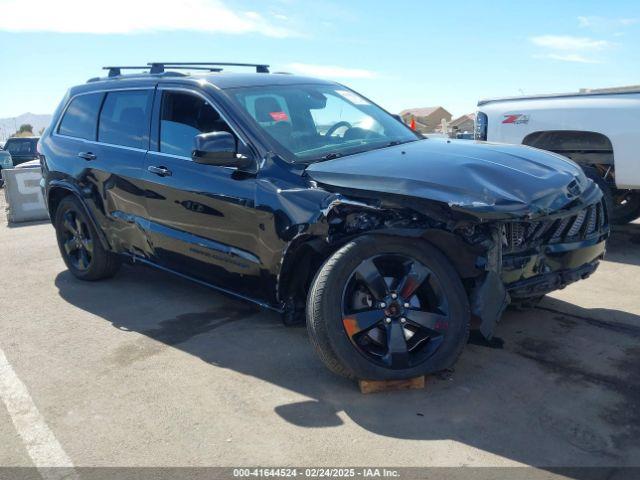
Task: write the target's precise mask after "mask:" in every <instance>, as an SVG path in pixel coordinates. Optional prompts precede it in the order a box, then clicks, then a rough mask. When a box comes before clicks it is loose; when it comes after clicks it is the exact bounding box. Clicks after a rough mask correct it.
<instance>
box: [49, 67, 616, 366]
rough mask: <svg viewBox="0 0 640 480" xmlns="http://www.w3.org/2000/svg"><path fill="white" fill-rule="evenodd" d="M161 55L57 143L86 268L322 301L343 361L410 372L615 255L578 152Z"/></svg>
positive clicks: (56, 128) (306, 305) (326, 336)
mask: <svg viewBox="0 0 640 480" xmlns="http://www.w3.org/2000/svg"><path fill="white" fill-rule="evenodd" d="M149 65H150V71H149V72H148V73H140V74H135V73H134V74H127V75H123V74H122V73H121V69H122V68H123V67H110V69H109V76H108V77H106V78H97V79H92V80H90V81H89V82H87V83H86V84H84V85H81V86H77V87H74V88H72V89H71V90H70V91H69V92H68V93H67V95H66V96H65V98H64V100H63V101H62V103H61V104H60V106H59V107H58V109H57V111H56V113H55V115H54V119H53V123H52V125H51V127H50V128H49V129H48V130H47V132H46V134H45V135H44V136H43V137H42V139H41V142H40V147H39V148H40V153H41V155H42V157H41V161H42V166H43V172H44V190H45V191H44V196H45V199H46V200H47V203H48V208H49V212H50V216H51V220H52V222H53V224H54V226H55V228H56V232H57V238H58V243H59V246H60V251H61V253H62V256H63V258H64V261H65V263H66V264H67V266H68V268H69V270H70V271H71V272H72V273H73V275H75V276H76V277H78V278H80V279H83V280H98V279H103V278H107V277H110V276H112V275H114V273H115V272H116V271H117V269H118V266H119V264H120V262H121V260H122V259H123V258H128V259H130V260H131V261H134V262H141V263H144V264H148V265H152V266H154V267H158V268H160V269H162V270H166V271H169V272H173V273H176V274H178V275H181V276H183V277H188V278H190V279H193V280H195V281H197V282H199V283H202V284H206V285H209V286H212V287H215V288H217V289H219V290H222V291H224V292H227V293H229V294H233V295H235V296H238V297H241V298H243V299H246V300H249V301H252V302H255V303H257V304H259V305H262V306H263V307H266V308H270V309H273V310H276V311H278V312H281V313H282V314H283V318H284V319H285V322H287V323H295V322H297V321H301V320H303V319H304V318H305V316H306V323H307V328H308V331H309V335H310V338H311V342H312V344H313V346H314V347H315V350H316V351H317V353H318V355H319V357H320V358H321V359H322V361H323V362H324V363H325V364H326V365H327V366H328V367H329V368H330V369H331V370H333V371H334V372H336V373H339V374H342V375H345V376H348V377H351V378H367V379H399V378H406V377H412V376H417V375H422V374H425V373H429V372H434V371H438V370H441V369H444V368H446V367H449V366H451V365H452V364H453V363H454V362H455V360H456V358H457V357H458V355H459V354H460V353H461V351H462V349H463V347H464V345H465V343H466V342H467V339H468V335H469V331H470V329H474V330H479V331H480V332H481V334H482V335H484V336H485V337H486V338H490V337H491V335H492V333H493V330H494V327H495V324H496V322H497V320H498V319H499V318H500V316H501V314H502V312H503V310H504V308H505V307H506V306H507V305H508V304H509V303H510V302H521V303H523V302H528V301H534V300H536V299H538V298H540V297H541V296H543V295H544V294H546V293H547V292H550V291H552V290H555V289H559V288H562V287H564V286H565V285H567V284H568V283H571V282H573V281H576V280H579V279H581V278H586V277H587V276H589V275H590V274H591V273H592V272H593V271H594V270H595V269H596V268H597V265H598V262H599V260H600V259H601V258H602V257H603V255H604V251H605V240H606V238H607V236H608V222H607V216H606V211H605V209H604V208H603V203H602V193H601V192H600V190H599V188H598V187H597V186H596V185H595V184H594V183H593V182H592V181H591V180H589V179H587V178H586V177H585V175H584V174H583V172H582V171H581V169H580V168H579V167H577V166H576V164H574V163H573V162H572V161H570V160H568V159H566V158H564V157H561V156H559V155H556V154H552V153H548V152H544V151H541V150H537V149H533V148H529V147H523V146H510V145H501V144H490V143H483V142H473V141H468V140H462V141H456V140H447V139H424V138H422V137H421V136H419V135H418V134H416V133H415V132H413V131H412V130H411V129H409V128H408V127H406V126H405V125H404V124H403V123H402V122H401V121H399V120H398V119H397V118H396V117H394V116H392V115H390V114H389V113H387V112H386V111H384V110H383V109H381V108H380V107H378V106H377V105H375V104H374V103H373V102H371V101H370V100H368V99H367V98H365V97H363V96H361V95H359V94H357V93H356V92H354V91H352V90H350V89H349V88H347V87H345V86H343V85H340V84H337V83H334V82H330V81H324V80H318V79H313V78H303V77H298V76H292V75H286V74H270V73H268V69H267V66H266V65H254V66H253V67H254V68H255V69H256V70H257V71H256V73H253V72H251V73H244V74H243V73H227V72H222V71H220V70H221V66H225V65H222V64H188V65H185V64H162V63H154V64H149ZM236 65H237V64H236ZM245 66H246V65H245ZM184 69H189V71H194V70H197V69H206V72H204V73H197V74H191V73H186V70H184ZM305 309H306V311H305ZM305 314H306V315H305Z"/></svg>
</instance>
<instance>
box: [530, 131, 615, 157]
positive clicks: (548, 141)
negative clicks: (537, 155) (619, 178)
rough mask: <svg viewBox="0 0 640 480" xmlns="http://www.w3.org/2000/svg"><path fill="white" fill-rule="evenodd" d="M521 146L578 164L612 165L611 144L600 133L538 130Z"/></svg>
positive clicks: (606, 137) (608, 139)
mask: <svg viewBox="0 0 640 480" xmlns="http://www.w3.org/2000/svg"><path fill="white" fill-rule="evenodd" d="M522 144H523V145H527V146H530V147H535V148H540V149H542V150H548V151H552V152H555V153H558V154H560V155H564V156H566V157H569V158H571V159H572V160H574V161H575V162H577V163H579V164H586V165H593V164H601V165H613V164H614V151H613V143H612V142H611V139H610V138H609V137H608V136H606V135H604V134H603V133H600V132H593V131H588V130H539V131H536V132H532V133H530V134H528V135H527V136H526V137H524V138H523V139H522Z"/></svg>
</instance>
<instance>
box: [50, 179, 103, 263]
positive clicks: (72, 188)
mask: <svg viewBox="0 0 640 480" xmlns="http://www.w3.org/2000/svg"><path fill="white" fill-rule="evenodd" d="M60 190H66V191H67V192H69V193H68V194H71V195H74V196H75V197H76V198H77V199H78V201H79V202H80V205H82V208H83V210H84V213H85V214H86V215H87V218H89V221H90V222H91V224H92V226H93V229H94V230H95V231H96V232H97V234H98V240H100V244H101V245H102V247H103V248H104V249H105V250H109V251H111V245H109V242H108V241H107V237H106V236H105V234H104V232H103V230H102V229H101V228H100V227H99V226H98V222H97V221H96V219H95V216H94V215H93V213H92V212H91V210H90V209H89V207H87V204H86V203H85V201H84V197H85V196H86V195H84V194H83V193H82V190H80V188H78V187H77V186H76V185H74V184H72V183H70V182H67V181H64V180H53V181H51V182H49V185H48V186H47V195H46V197H45V198H46V201H47V210H48V211H49V218H50V219H51V223H53V221H54V215H55V212H52V211H51V196H52V195H53V193H54V192H58V191H60ZM68 194H67V195H68ZM64 196H66V195H64Z"/></svg>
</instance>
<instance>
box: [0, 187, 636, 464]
mask: <svg viewBox="0 0 640 480" xmlns="http://www.w3.org/2000/svg"><path fill="white" fill-rule="evenodd" d="M0 196H2V197H3V195H0ZM0 209H1V210H2V213H1V214H0V246H1V248H2V257H1V260H0V275H1V277H0V278H1V279H2V284H1V285H2V290H1V291H2V294H1V296H2V309H1V310H0V353H2V352H4V356H6V365H8V366H10V370H11V371H12V372H13V373H14V374H15V377H16V378H17V379H19V381H20V382H21V384H22V385H23V387H24V392H23V393H25V392H28V396H29V398H30V399H31V401H32V403H33V407H34V408H37V412H39V415H40V416H41V417H38V418H40V420H41V421H42V423H43V425H45V426H46V427H48V430H49V433H51V438H54V440H55V443H56V444H57V445H58V446H59V447H60V448H61V449H62V451H63V453H64V454H66V456H67V457H68V459H69V460H70V461H71V462H72V463H73V465H75V466H78V467H82V466H239V465H273V466H285V465H342V466H368V465H378V466H426V465H429V466H460V465H466V466H514V465H536V466H578V465H579V466H592V465H601V466H611V465H635V466H640V446H639V442H638V438H640V390H639V388H640V387H639V385H640V343H639V339H640V295H639V292H640V287H639V280H638V279H639V278H640V224H639V223H636V224H633V225H629V226H627V227H624V228H622V229H619V230H617V231H616V232H615V234H614V236H613V238H612V240H611V243H610V246H609V252H608V258H607V261H605V262H604V263H603V264H602V265H601V267H600V269H599V271H598V272H596V274H595V275H594V276H593V277H592V278H590V279H588V280H586V281H583V282H580V283H578V284H575V285H572V286H570V287H568V288H566V289H565V290H563V291H560V292H557V293H554V294H553V295H550V296H549V297H548V298H546V299H545V300H544V301H543V302H542V304H541V305H540V306H539V307H538V308H535V309H531V310H528V311H511V310H510V311H508V312H507V314H506V315H505V316H504V318H503V320H502V323H501V324H500V325H499V327H498V330H497V336H499V337H501V338H502V339H504V341H505V344H504V348H503V349H491V348H486V347H480V346H476V345H469V346H468V348H467V349H466V350H465V352H464V354H463V355H462V357H461V359H460V361H459V363H458V364H457V366H456V369H455V372H454V373H453V374H452V375H451V377H450V378H440V379H430V380H429V382H428V385H427V388H426V389H425V390H421V391H411V392H395V393H383V394H375V395H361V394H360V393H359V391H358V389H357V388H356V385H355V384H353V383H351V382H348V381H345V380H343V379H341V378H338V377H335V376H334V375H332V374H331V373H329V372H328V371H327V370H326V369H325V368H324V367H323V366H322V365H321V364H320V362H319V361H318V360H317V359H316V358H315V357H314V356H313V354H312V352H311V349H310V346H309V344H308V341H307V338H306V331H305V329H304V328H286V327H284V326H283V325H282V324H281V323H280V321H279V318H278V316H277V315H275V314H272V313H269V312H264V311H260V310H257V309H256V308H254V307H252V306H250V305H247V304H243V303H241V302H238V301H235V300H232V299H229V298H227V297H224V296H222V295H220V294H218V293H216V292H214V291H212V290H209V289H206V288H203V287H201V286H198V285H195V284H192V283H189V282H187V281H184V280H181V279H179V278H175V277H173V276H170V275H167V274H165V273H161V272H157V271H154V270H152V269H149V268H145V267H125V268H123V269H122V271H121V272H120V273H119V274H118V275H117V276H116V277H115V278H114V279H112V280H109V281H105V282H100V283H83V282H80V281H77V280H75V279H74V278H73V277H72V276H71V275H70V274H69V273H68V272H67V271H66V270H65V268H64V265H63V262H62V260H61V259H60V256H59V254H58V250H57V246H56V243H55V235H54V230H53V228H52V227H51V226H50V225H49V224H48V223H40V224H28V225H20V226H13V227H8V226H7V224H6V219H5V217H4V198H3V199H2V200H1V201H0ZM8 371H9V367H5V368H4V370H3V369H2V368H0V377H1V376H2V375H5V376H6V375H7V372H8ZM7 395H8V394H7V387H6V382H5V390H4V397H3V398H4V400H5V401H4V403H3V402H2V401H0V465H2V466H32V465H33V464H34V463H33V462H34V461H33V460H32V458H33V453H34V451H35V450H34V448H35V449H36V450H37V447H38V446H37V445H36V446H35V447H34V443H33V442H34V441H35V440H34V439H33V438H30V437H29V436H28V435H26V434H25V433H24V432H25V428H26V429H28V428H29V422H26V424H25V421H26V420H25V418H26V419H27V420H28V417H25V416H24V415H23V414H24V412H22V413H21V410H20V408H22V407H20V408H16V407H15V405H14V406H13V407H11V405H9V404H8V403H7V398H9V397H7ZM9 400H10V398H9ZM25 408H26V407H25ZM20 415H22V416H20ZM51 438H50V439H51ZM36 440H37V439H36ZM36 453H37V452H36ZM54 453H55V452H54ZM58 453H60V452H58Z"/></svg>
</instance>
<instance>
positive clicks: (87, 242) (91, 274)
mask: <svg viewBox="0 0 640 480" xmlns="http://www.w3.org/2000/svg"><path fill="white" fill-rule="evenodd" d="M53 218H54V221H53V224H54V226H55V227H56V237H57V240H58V247H59V248H60V253H61V255H62V259H63V260H64V263H65V264H66V265H67V268H68V269H69V271H70V272H71V273H72V274H73V275H74V276H75V277H77V278H79V279H80V280H101V279H103V278H109V277H112V276H113V275H114V274H115V273H116V272H117V271H118V269H119V268H120V263H121V262H120V258H119V257H118V255H116V254H115V253H113V252H111V251H108V250H106V249H105V248H104V246H103V245H102V243H101V241H100V239H99V238H98V233H97V231H96V229H95V227H94V226H93V224H92V223H91V221H90V220H89V216H88V214H87V213H86V211H85V208H84V206H83V205H82V203H81V202H80V200H79V199H77V198H76V197H75V196H73V195H67V196H66V197H64V198H63V199H62V200H61V201H60V203H59V204H58V206H57V208H56V212H55V216H54V217H53Z"/></svg>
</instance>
